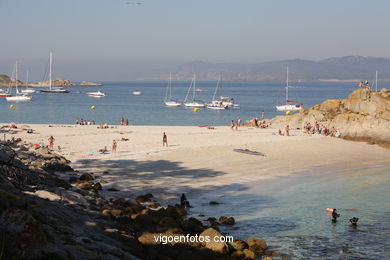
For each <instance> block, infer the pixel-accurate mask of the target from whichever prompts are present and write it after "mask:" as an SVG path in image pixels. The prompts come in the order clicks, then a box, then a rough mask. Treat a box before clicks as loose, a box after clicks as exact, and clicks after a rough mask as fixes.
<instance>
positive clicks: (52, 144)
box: [48, 135, 56, 150]
mask: <svg viewBox="0 0 390 260" xmlns="http://www.w3.org/2000/svg"><path fill="white" fill-rule="evenodd" d="M48 140H49V148H50V150H54V141H55V140H56V139H54V137H53V136H52V135H51V136H50V137H49V139H48Z"/></svg>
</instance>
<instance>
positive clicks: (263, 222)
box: [192, 165, 390, 259]
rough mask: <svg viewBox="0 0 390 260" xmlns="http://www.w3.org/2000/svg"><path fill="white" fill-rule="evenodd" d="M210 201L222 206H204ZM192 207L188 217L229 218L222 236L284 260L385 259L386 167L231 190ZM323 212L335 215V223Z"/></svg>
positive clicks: (388, 231) (389, 207) (388, 227)
mask: <svg viewBox="0 0 390 260" xmlns="http://www.w3.org/2000/svg"><path fill="white" fill-rule="evenodd" d="M194 197H195V196H194ZM210 200H216V201H218V202H221V203H222V204H220V205H218V206H209V205H208V204H207V202H208V201H210ZM192 204H194V206H195V207H194V208H193V209H192V214H194V215H197V214H205V215H206V216H207V217H208V216H215V217H219V216H221V215H228V216H234V217H235V218H236V221H237V224H236V225H235V226H234V227H232V228H229V227H228V228H224V229H222V231H225V232H227V233H228V234H232V235H234V236H235V237H236V238H247V237H250V236H254V237H262V238H264V239H265V240H266V241H267V242H268V244H269V245H270V248H271V249H273V250H276V251H278V252H280V253H283V254H285V255H286V256H288V257H287V259H390V239H389V238H390V165H386V166H378V167H372V168H366V169H359V170H347V171H346V170H344V171H331V172H329V171H327V172H311V173H303V174H296V175H294V176H292V177H288V178H282V179H278V180H270V181H265V182H264V181H263V182H260V183H256V184H253V185H251V187H245V186H241V185H233V186H230V187H226V188H224V189H221V190H217V191H213V192H210V193H206V194H202V195H201V196H196V197H195V198H192ZM328 207H329V208H336V209H338V211H339V213H340V214H341V217H340V218H339V220H338V222H337V223H332V222H331V216H330V214H328V213H327V212H326V210H325V209H326V208H328ZM207 217H206V218H207ZM352 217H358V218H359V222H358V226H357V228H353V227H351V225H350V223H349V219H350V218H352Z"/></svg>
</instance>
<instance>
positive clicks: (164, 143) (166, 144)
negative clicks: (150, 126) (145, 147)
mask: <svg viewBox="0 0 390 260" xmlns="http://www.w3.org/2000/svg"><path fill="white" fill-rule="evenodd" d="M163 146H166V147H168V138H167V135H166V134H165V132H164V133H163Z"/></svg>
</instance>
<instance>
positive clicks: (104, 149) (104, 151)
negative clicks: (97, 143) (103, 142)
mask: <svg viewBox="0 0 390 260" xmlns="http://www.w3.org/2000/svg"><path fill="white" fill-rule="evenodd" d="M98 152H99V153H107V152H108V150H107V146H104V148H102V149H99V151H98Z"/></svg>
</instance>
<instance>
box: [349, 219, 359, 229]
mask: <svg viewBox="0 0 390 260" xmlns="http://www.w3.org/2000/svg"><path fill="white" fill-rule="evenodd" d="M358 220H359V218H355V217H353V218H351V219H350V220H349V222H351V224H352V226H354V227H356V226H357V222H358Z"/></svg>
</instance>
